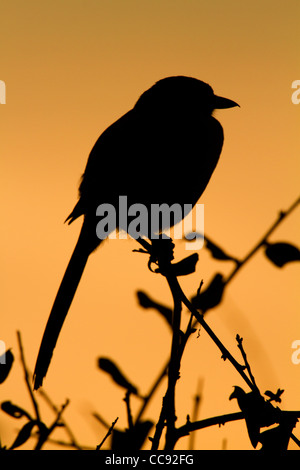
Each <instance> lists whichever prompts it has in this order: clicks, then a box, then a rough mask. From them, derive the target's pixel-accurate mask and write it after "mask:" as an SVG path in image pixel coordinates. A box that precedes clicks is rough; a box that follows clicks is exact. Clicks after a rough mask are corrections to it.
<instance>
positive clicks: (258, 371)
mask: <svg viewBox="0 0 300 470" xmlns="http://www.w3.org/2000/svg"><path fill="white" fill-rule="evenodd" d="M299 16H300V3H299V1H298V0H289V1H288V2H282V1H279V0H272V1H271V0H262V1H254V2H240V1H237V0H227V1H224V0H210V1H208V0H203V1H201V0H188V1H182V0H180V1H179V0H151V1H150V0H148V1H147V0H145V1H138V0H126V1H124V0H111V1H108V0H106V1H104V0H62V1H61V0H60V1H58V0H51V1H49V0H44V1H42V2H41V1H39V0H27V1H26V2H24V1H22V0H2V1H1V15H0V50H1V55H0V57H1V67H0V80H3V81H4V82H5V85H6V104H1V105H0V121H1V131H0V132H1V134H0V152H1V172H0V194H1V196H0V197H1V216H2V226H1V232H0V243H1V260H2V263H1V264H2V269H1V271H0V278H1V296H0V311H1V329H0V340H2V341H4V342H5V343H6V346H7V348H12V351H13V353H14V355H15V358H16V360H15V364H14V367H13V369H12V371H11V373H10V375H9V377H8V379H7V380H6V382H4V384H3V385H1V387H0V401H4V400H11V401H13V402H14V403H16V404H18V405H20V406H23V407H25V408H26V409H28V410H30V412H31V411H32V408H31V406H32V405H31V402H30V399H29V396H28V392H27V390H26V386H25V382H24V379H23V372H22V368H21V365H20V361H19V351H18V343H17V335H16V331H17V330H19V331H20V332H21V335H22V340H23V345H24V351H25V355H26V361H27V364H28V367H29V369H30V370H31V371H33V368H34V365H35V360H36V356H37V352H38V348H39V345H40V341H41V337H42V334H43V331H44V327H45V324H46V321H47V318H48V315H49V312H50V309H51V306H52V303H53V300H54V297H55V295H56V292H57V288H58V286H59V283H60V280H61V278H62V275H63V273H64V270H65V268H66V266H67V263H68V260H69V257H70V255H71V253H72V251H73V248H74V246H75V243H76V240H77V236H78V233H79V230H80V226H81V220H78V221H76V222H75V223H74V224H72V225H71V226H67V225H65V224H64V223H63V222H64V220H65V218H66V216H67V215H68V214H69V213H70V211H71V210H72V209H73V207H74V205H75V203H76V201H77V194H78V193H77V190H78V183H79V180H80V176H81V174H82V172H83V170H84V168H85V164H86V160H87V157H88V154H89V152H90V150H91V148H92V146H93V144H94V142H95V141H96V139H97V138H98V136H99V135H100V134H101V133H102V132H103V131H104V129H105V128H106V127H107V126H109V125H110V124H111V123H112V122H114V121H115V120H116V119H117V118H119V117H120V116H122V115H123V114H124V113H125V112H127V111H128V110H129V109H131V108H132V107H133V106H134V104H135V102H136V101H137V99H138V97H139V96H140V95H141V93H142V92H143V91H145V90H146V89H147V88H149V87H150V86H152V85H153V84H154V83H155V82H156V81H157V80H159V79H161V78H164V77H167V76H171V75H186V76H192V77H195V78H198V79H200V80H203V81H205V82H207V83H209V84H210V85H211V86H212V87H213V89H214V91H215V93H216V94H218V95H221V96H226V97H228V98H230V99H233V100H234V101H237V102H238V103H239V105H240V108H232V109H229V110H218V111H216V112H215V114H214V115H215V117H216V118H217V119H218V120H219V121H220V122H221V124H222V126H223V128H224V134H225V142H224V147H223V151H222V155H221V159H220V162H219V165H218V167H217V169H216V171H215V173H214V175H213V177H212V180H211V181H210V183H209V185H208V187H207V189H206V191H205V193H204V195H203V197H202V198H201V201H200V202H202V203H203V204H204V207H205V233H206V235H207V236H208V237H209V238H211V239H212V240H214V241H215V242H216V243H217V244H219V245H220V246H222V247H223V248H224V250H226V251H228V252H229V253H230V254H233V255H234V256H236V257H238V258H242V257H243V256H245V255H246V254H247V253H248V252H249V251H250V250H251V249H252V248H253V247H254V245H255V244H256V243H257V242H258V241H259V240H260V238H261V237H262V235H264V233H265V232H266V231H267V230H268V228H269V227H270V226H271V225H272V223H273V222H274V221H275V220H276V218H277V216H278V213H279V211H280V210H286V209H288V208H289V207H290V206H291V205H292V203H293V202H294V201H295V200H296V199H297V197H299V170H300V164H299V155H300V138H299V124H300V119H299V115H300V104H298V105H297V104H293V102H292V99H291V97H292V93H293V91H295V90H293V89H292V83H293V82H294V81H295V80H299V79H300V62H299V39H300V37H299V36H300V33H299ZM142 157H143V156H142V155H141V158H142ZM182 157H183V158H182V160H181V161H176V162H174V165H178V166H180V165H189V166H190V168H191V172H192V171H193V161H192V159H190V158H189V155H183V156H182ZM117 168H118V156H116V170H117ZM133 171H138V169H137V168H134V167H133V166H132V165H131V162H130V158H129V157H128V172H133ZM124 178H126V175H124ZM101 180H102V181H103V182H104V184H106V185H107V186H108V185H111V187H113V185H114V181H113V178H112V175H99V181H100V184H101ZM114 189H116V188H114ZM299 220H300V207H299V206H298V208H296V209H295V210H294V211H293V212H292V213H291V214H290V215H289V216H288V217H287V218H286V219H285V220H284V221H283V223H282V224H281V225H280V226H279V227H278V229H277V230H276V231H274V233H273V234H272V236H271V237H270V241H272V242H276V241H284V242H288V243H292V244H294V245H296V246H299V228H300V223H299ZM135 248H138V246H137V244H136V242H135V241H133V240H130V241H129V240H109V241H108V242H106V243H104V244H103V245H102V246H101V248H100V249H99V250H97V252H96V253H94V254H93V255H92V256H91V258H90V260H89V262H88V265H87V268H86V270H85V272H84V275H83V279H82V281H81V283H80V286H79V289H78V291H77V295H76V297H75V299H74V302H73V304H72V306H71V309H70V312H69V315H68V317H67V320H66V322H65V324H64V327H63V330H62V333H61V335H60V337H59V341H58V344H57V347H56V348H55V353H54V356H53V360H52V362H51V365H50V369H49V372H48V374H47V377H46V380H45V381H44V387H45V390H46V391H47V393H48V394H49V396H50V397H51V398H52V400H53V401H54V402H55V403H56V404H57V405H58V406H59V405H61V404H63V403H64V402H65V399H66V398H69V399H70V405H69V406H68V409H67V410H66V411H65V415H64V416H65V419H66V421H67V422H68V423H69V424H70V426H71V428H72V430H73V432H74V434H75V435H76V437H77V439H78V441H79V442H80V443H82V444H83V445H87V446H90V447H95V446H96V445H97V444H99V442H100V441H101V440H102V438H103V437H104V435H105V433H106V430H105V428H104V427H103V426H101V425H100V424H99V423H98V422H97V421H96V420H95V419H94V418H93V417H92V416H91V414H92V413H93V412H97V413H99V414H100V415H101V416H103V418H104V419H105V420H106V421H107V422H108V423H111V422H112V421H114V420H115V419H116V417H117V416H119V421H118V425H119V427H120V428H123V429H124V427H126V426H127V420H126V410H125V404H124V402H123V401H122V399H123V397H124V391H123V389H121V388H120V387H118V386H117V385H115V384H114V383H113V382H112V381H111V379H110V378H109V376H108V375H107V374H105V373H104V372H100V371H99V370H98V369H97V367H96V364H97V362H96V361H97V358H98V357H99V356H105V357H109V358H111V359H113V360H115V361H116V363H117V364H118V365H119V366H120V368H121V369H122V370H123V371H124V372H125V374H126V375H127V376H128V378H130V379H131V380H132V381H133V382H134V383H135V384H136V385H138V386H139V389H140V392H141V394H146V393H148V390H149V389H150V388H151V386H152V384H153V383H154V381H155V380H156V377H157V376H158V374H159V373H160V371H161V368H162V367H163V365H164V363H165V362H166V360H167V358H168V355H169V353H170V342H171V335H170V332H169V329H168V327H167V326H166V324H165V322H164V321H163V319H162V318H160V317H159V316H158V315H157V314H156V313H155V312H154V311H153V310H143V309H142V308H141V307H140V306H139V305H138V302H137V296H136V292H137V291H138V290H142V291H145V292H147V293H148V294H149V295H150V296H151V297H153V298H154V299H155V300H157V301H159V302H162V303H164V304H166V305H171V295H170V292H169V290H168V287H167V283H166V282H165V280H164V279H163V278H162V277H161V276H159V275H156V274H153V273H151V272H150V271H149V270H148V268H147V259H146V257H145V256H144V255H141V254H137V253H134V252H133V251H132V250H134V249H135ZM189 254H191V252H190V251H188V252H187V251H186V250H185V248H184V243H183V242H182V241H180V240H178V241H177V242H176V248H175V258H176V260H180V259H182V258H183V257H185V256H187V255H189ZM232 268H233V265H232V263H231V262H220V261H216V260H214V259H213V258H212V257H211V255H210V253H209V252H208V251H207V250H206V249H203V250H200V252H199V262H198V264H197V270H196V272H195V273H194V274H192V275H190V276H188V277H185V278H183V277H182V278H180V283H181V285H182V287H183V289H184V291H185V293H186V295H187V296H191V295H194V294H195V292H196V290H197V288H198V287H199V284H200V281H201V279H203V281H204V286H207V285H208V284H209V282H210V280H211V278H212V277H213V276H214V274H215V273H216V272H221V273H224V275H228V274H229V273H230V272H231V270H232ZM299 269H300V266H299V263H295V262H294V263H289V264H287V265H286V266H284V267H283V268H281V269H280V268H278V267H276V266H274V265H273V264H272V263H271V262H270V261H269V260H267V258H266V257H265V256H264V254H263V251H259V252H258V253H257V254H256V256H255V257H254V258H253V259H252V260H251V261H249V263H248V264H247V265H245V266H244V267H243V268H242V269H241V271H240V273H239V274H238V275H237V276H236V277H235V278H234V279H233V280H232V282H231V283H230V285H229V286H228V289H227V290H226V292H225V296H224V300H223V302H222V303H221V305H220V306H219V307H217V308H216V309H214V310H212V311H211V312H210V313H209V314H208V315H207V317H206V319H207V322H208V324H209V325H210V326H211V328H212V329H213V330H214V331H215V333H216V334H217V335H218V336H219V338H220V339H221V340H222V341H223V343H224V344H225V346H226V347H227V348H228V349H229V350H230V352H231V353H232V354H233V355H234V356H235V357H236V358H237V359H238V360H240V355H239V350H238V348H237V347H236V342H235V336H236V334H237V333H238V334H239V335H240V336H242V337H243V338H244V346H245V349H246V352H247V356H248V360H249V362H250V364H251V367H252V371H253V374H254V376H255V378H256V382H257V384H258V386H259V388H260V390H261V392H262V393H263V392H264V391H265V390H267V389H269V390H272V391H273V392H276V390H277V389H278V388H281V389H284V390H285V392H284V394H283V396H282V403H281V405H280V406H281V407H282V409H287V410H299V409H300V401H299V396H300V381H299V373H300V364H298V365H296V364H294V363H293V362H292V359H291V357H292V353H293V349H292V343H293V341H295V340H300V320H299V307H300V301H299ZM184 317H185V318H188V317H187V316H186V312H185V311H184ZM196 336H197V334H195V335H193V336H192V338H191V339H190V343H189V344H188V346H187V349H186V352H185V355H184V357H183V361H182V370H181V378H180V381H179V382H178V390H177V397H176V399H177V416H178V424H179V425H180V424H184V423H185V420H186V415H187V414H190V413H191V412H192V408H193V398H194V396H195V394H196V392H197V388H198V386H199V383H200V384H201V387H202V393H203V400H202V402H201V407H200V413H199V419H204V418H209V417H211V416H215V415H222V414H225V413H233V412H236V411H239V408H238V405H237V402H236V400H232V401H229V399H228V398H229V396H230V394H231V393H232V390H233V386H234V385H239V386H241V387H243V388H245V390H247V386H246V384H245V383H244V382H243V380H242V379H241V378H240V376H239V375H238V373H237V372H236V371H235V369H234V368H233V367H232V365H231V364H230V363H229V362H228V361H227V362H224V361H222V360H221V357H220V356H221V355H220V352H219V351H218V349H217V347H216V346H215V345H214V344H213V343H212V341H211V340H210V338H209V337H208V336H207V334H206V333H205V332H204V331H203V330H201V332H200V337H199V338H197V337H196ZM165 389H166V381H164V382H162V384H161V386H160V387H159V389H158V391H157V393H156V395H155V399H154V400H153V403H152V404H151V405H150V406H149V408H148V410H147V412H146V415H145V418H147V419H153V420H154V421H155V420H157V419H158V416H159V411H160V406H161V400H162V397H163V394H164V392H165ZM41 403H43V401H41ZM139 406H140V401H139V400H138V399H137V400H135V401H134V402H133V412H136V411H137V410H138V409H139ZM42 409H43V411H44V413H45V414H44V416H45V420H46V421H47V422H50V421H51V419H52V418H53V414H51V412H50V413H49V411H48V408H47V406H45V405H43V406H42ZM22 423H25V421H23V422H22ZM20 426H21V424H20V422H19V421H17V420H13V418H10V417H7V416H5V414H4V413H3V412H0V436H1V442H2V443H3V444H6V445H10V444H11V443H12V441H13V439H14V438H15V435H16V429H19V427H20ZM294 431H295V435H296V436H297V437H298V439H299V438H300V427H299V424H298V427H297V428H296V429H295V430H294ZM59 435H60V436H63V435H62V434H61V433H59ZM31 444H32V443H31ZM147 446H148V448H149V444H147ZM187 446H188V440H187V439H182V440H181V441H179V443H178V445H177V448H179V449H180V448H182V449H184V448H187ZM195 446H196V448H197V449H221V448H222V447H224V446H225V447H226V448H227V449H251V448H252V447H251V444H250V441H249V438H248V436H247V432H246V427H245V423H244V422H235V423H228V424H226V425H225V426H223V427H221V428H219V427H217V426H216V427H211V428H208V429H207V430H201V431H198V432H197V434H196V436H195ZM28 447H29V448H32V445H31V446H30V443H29V445H28ZM290 448H291V449H294V448H296V446H295V444H294V443H291V444H290Z"/></svg>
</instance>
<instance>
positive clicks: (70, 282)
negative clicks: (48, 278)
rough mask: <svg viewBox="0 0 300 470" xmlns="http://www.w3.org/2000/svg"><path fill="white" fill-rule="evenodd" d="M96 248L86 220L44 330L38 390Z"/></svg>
mask: <svg viewBox="0 0 300 470" xmlns="http://www.w3.org/2000/svg"><path fill="white" fill-rule="evenodd" d="M100 242H101V240H98V241H97V245H99V244H100ZM94 249H95V246H93V245H91V243H90V240H89V239H88V230H87V227H86V224H85V222H84V223H83V227H82V229H81V233H80V235H79V238H78V241H77V244H76V246H75V249H74V251H73V254H72V256H71V259H70V261H69V264H68V266H67V269H66V271H65V274H64V277H63V279H62V281H61V284H60V287H59V290H58V292H57V295H56V298H55V301H54V304H53V307H52V310H51V312H50V316H49V319H48V322H47V325H46V328H45V331H44V335H43V339H42V342H41V345H40V349H39V353H38V357H37V361H36V365H35V370H34V375H33V378H34V390H37V389H38V388H39V387H40V386H41V385H42V383H43V379H44V377H45V375H46V373H47V370H48V367H49V364H50V361H51V357H52V354H53V350H54V348H55V345H56V342H57V339H58V336H59V333H60V330H61V328H62V326H63V323H64V320H65V318H66V316H67V313H68V310H69V308H70V305H71V303H72V300H73V298H74V295H75V292H76V289H77V287H78V284H79V281H80V279H81V276H82V273H83V271H84V268H85V265H86V262H87V260H88V257H89V255H90V254H91V252H92V251H93V250H94Z"/></svg>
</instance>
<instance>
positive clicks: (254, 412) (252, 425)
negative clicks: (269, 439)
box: [229, 386, 281, 448]
mask: <svg viewBox="0 0 300 470" xmlns="http://www.w3.org/2000/svg"><path fill="white" fill-rule="evenodd" d="M233 398H236V399H237V402H238V405H239V408H240V410H241V411H242V412H243V413H244V417H245V421H246V426H247V431H248V435H249V438H250V441H251V444H252V445H253V447H254V448H255V447H256V446H257V444H258V442H259V441H260V429H261V428H262V427H268V426H271V425H272V424H275V423H278V422H279V420H280V416H281V410H280V409H279V408H275V407H274V406H273V405H272V403H270V401H266V400H265V399H264V397H263V396H262V395H261V394H260V393H259V391H258V390H253V391H251V392H249V393H246V392H245V391H244V390H243V389H242V388H241V387H238V386H235V387H234V391H233V392H232V394H231V395H230V397H229V400H232V399H233Z"/></svg>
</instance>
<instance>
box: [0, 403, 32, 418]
mask: <svg viewBox="0 0 300 470" xmlns="http://www.w3.org/2000/svg"><path fill="white" fill-rule="evenodd" d="M1 409H2V411H4V412H5V413H7V414H8V415H10V416H12V417H13V418H17V419H19V418H22V416H26V417H27V418H29V419H31V416H30V415H29V413H27V411H25V410H23V408H20V407H19V406H17V405H14V404H13V403H12V402H11V401H4V402H2V403H1Z"/></svg>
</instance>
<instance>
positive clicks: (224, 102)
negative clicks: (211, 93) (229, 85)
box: [214, 95, 240, 109]
mask: <svg viewBox="0 0 300 470" xmlns="http://www.w3.org/2000/svg"><path fill="white" fill-rule="evenodd" d="M234 106H238V107H240V105H239V104H237V103H236V102H235V101H232V100H229V99H228V98H223V97H222V96H216V95H215V106H214V108H215V109H226V108H233V107H234Z"/></svg>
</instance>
